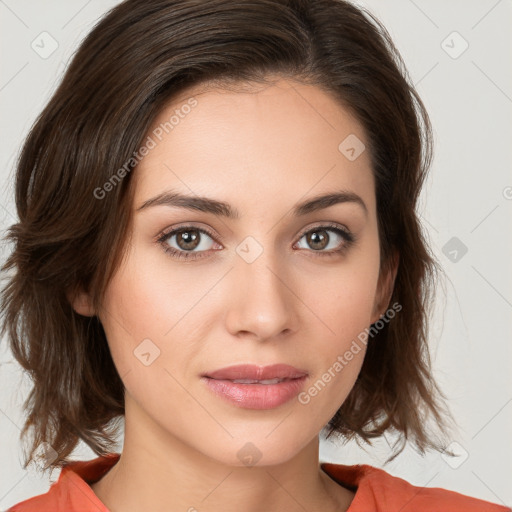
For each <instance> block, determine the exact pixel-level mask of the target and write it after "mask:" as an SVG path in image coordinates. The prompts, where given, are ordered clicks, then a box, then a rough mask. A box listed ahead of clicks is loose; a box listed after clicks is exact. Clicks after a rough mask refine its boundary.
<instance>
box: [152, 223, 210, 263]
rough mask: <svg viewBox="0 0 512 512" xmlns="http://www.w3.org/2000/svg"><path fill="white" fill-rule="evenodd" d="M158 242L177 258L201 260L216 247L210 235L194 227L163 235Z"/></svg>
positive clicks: (182, 228)
mask: <svg viewBox="0 0 512 512" xmlns="http://www.w3.org/2000/svg"><path fill="white" fill-rule="evenodd" d="M158 242H159V243H160V244H162V245H163V247H164V251H165V252H167V253H169V254H170V255H171V256H173V257H175V258H201V257H202V256H203V253H207V252H209V251H210V250H211V249H212V246H213V245H215V241H214V240H213V236H212V235H211V234H210V233H208V232H207V231H206V230H204V229H200V228H196V227H193V226H188V227H181V228H178V229H173V230H172V231H169V232H168V233H165V234H163V235H162V236H161V237H160V238H159V239H158Z"/></svg>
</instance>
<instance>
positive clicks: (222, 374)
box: [203, 364, 307, 380]
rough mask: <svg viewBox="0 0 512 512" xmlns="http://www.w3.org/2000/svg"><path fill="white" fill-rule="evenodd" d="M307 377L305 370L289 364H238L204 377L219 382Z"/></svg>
mask: <svg viewBox="0 0 512 512" xmlns="http://www.w3.org/2000/svg"><path fill="white" fill-rule="evenodd" d="M305 375H307V372H305V371H304V370H299V369H297V368H295V367H293V366H290V365H288V364H272V365H270V366H258V365H255V364H238V365H235V366H228V367H227V368H220V369H219V370H215V371H213V372H208V373H206V374H204V375H203V376H204V377H209V378H211V379H217V380H235V379H253V380H266V379H297V378H300V377H304V376H305Z"/></svg>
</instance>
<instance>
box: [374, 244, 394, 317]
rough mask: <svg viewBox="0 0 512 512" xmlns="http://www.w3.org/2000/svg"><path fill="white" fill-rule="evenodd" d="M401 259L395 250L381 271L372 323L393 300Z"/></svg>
mask: <svg viewBox="0 0 512 512" xmlns="http://www.w3.org/2000/svg"><path fill="white" fill-rule="evenodd" d="M399 260H400V258H399V254H398V251H397V250H394V251H393V253H392V254H391V255H390V257H389V258H388V261H387V264H386V265H385V266H384V267H383V268H382V269H381V271H380V274H379V281H378V283H377V291H376V293H375V302H374V305H373V313H372V320H371V323H372V324H373V323H375V322H376V321H377V320H378V319H379V318H380V317H381V316H382V315H383V314H384V313H385V312H386V310H387V309H388V307H389V302H390V301H391V296H392V295H393V289H394V287H395V279H396V273H397V271H398V263H399Z"/></svg>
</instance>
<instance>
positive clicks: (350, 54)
mask: <svg viewBox="0 0 512 512" xmlns="http://www.w3.org/2000/svg"><path fill="white" fill-rule="evenodd" d="M271 76H281V77H285V78H291V79H294V80H297V81H300V82H302V83H305V84H312V85H316V86H318V87H320V88H322V89H323V90H325V91H327V92H328V93H329V94H331V95H332V96H333V97H334V98H335V99H336V100H337V101H339V102H340V104H342V105H343V106H344V107H345V108H347V109H349V111H350V112H351V113H352V114H353V115H354V116H355V117H356V119H358V121H359V122H360V123H361V124H362V126H363V128H364V130H365V134H366V137H367V141H368V146H367V149H368V151H369V153H370V156H371V164H372V171H373V173H374V176H375V184H376V185H375V194H376V200H377V215H378V227H379V237H380V247H381V271H385V270H386V269H388V268H390V265H391V263H392V260H393V257H392V255H393V253H394V252H395V253H398V254H399V265H398V271H397V275H396V280H395V285H394V289H393V292H392V296H391V297H390V301H391V302H394V303H397V304H400V305H401V306H402V309H401V311H400V312H399V313H398V314H397V315H396V317H395V318H394V319H393V320H392V321H390V322H388V323H386V324H385V326H384V327H383V328H382V329H379V330H378V333H376V334H375V336H373V337H372V339H371V340H370V342H369V344H368V348H367V353H366V356H365V359H364V363H363V366H362V369H361V372H360V374H359V376H358V378H357V381H356V383H355V385H354V387H353V389H352V390H351V392H350V394H349V396H348V398H347V399H346V400H345V402H344V403H343V404H342V406H341V407H340V409H339V410H338V411H337V413H336V414H335V415H334V417H333V418H332V419H331V420H330V422H329V424H328V425H327V428H328V436H330V435H332V434H339V435H340V436H341V437H343V439H346V440H348V439H352V438H356V439H357V440H361V439H362V440H364V441H367V442H371V441H370V440H371V439H372V438H374V437H378V436H382V435H383V434H384V433H386V432H389V431H394V432H396V433H398V434H399V439H401V441H402V442H401V444H400V445H399V446H396V445H395V455H396V454H397V453H399V451H401V450H402V449H403V447H404V443H405V441H406V440H410V441H412V442H413V444H414V446H416V447H417V448H418V449H419V450H420V451H421V452H423V451H424V450H425V449H427V448H435V449H440V445H439V442H437V441H436V440H435V439H434V437H433V434H432V432H431V431H429V430H428V429H427V424H426V423H425V418H426V416H431V417H432V418H433V419H434V420H435V423H436V424H437V426H440V427H442V426H443V422H444V421H445V417H446V416H445V415H444V413H445V412H446V411H444V410H443V409H444V407H445V405H444V397H443V396H442V394H441V392H440V390H439V388H438V387H437V385H436V384H435V382H434V380H433V378H432V371H431V362H430V358H429V351H428V346H427V323H428V317H429V304H430V302H431V299H432V298H433V291H434V285H435V282H436V275H437V271H436V269H437V267H438V264H437V263H436V262H435V260H434V258H433V256H432V254H431V253H430V251H429V248H428V244H427V242H426V239H425V237H424V235H423V233H422V227H421V224H420V222H419V216H418V213H417V211H416V209H417V201H418V197H419V194H420V192H421V188H422V184H423V182H424V180H425V176H426V173H427V171H428V168H429V166H430V164H431V160H432V146H433V144H432V140H433V136H432V128H431V124H430V121H429V117H428V114H427V112H426V109H425V107H424V105H423V103H422V101H421V99H420V97H419V95H418V93H417V92H416V91H415V89H414V86H413V84H412V82H411V80H410V78H409V76H408V74H407V71H406V68H405V65H404V63H403V61H402V59H401V57H400V54H399V52H398V51H397V49H396V47H395V46H394V44H393V42H392V40H391V37H390V35H389V33H388V32H387V31H386V29H385V27H384V26H383V25H382V24H381V23H380V22H379V21H378V20H377V19H376V18H375V17H374V15H372V14H371V12H369V11H368V10H366V9H364V8H362V7H356V6H355V5H354V4H352V3H350V2H348V1H344V0H237V1H236V2H233V1H231V0H209V1H207V2H205V1H203V0H126V1H124V2H122V3H120V4H119V5H117V6H116V7H115V8H113V9H112V10H111V11H109V12H108V13H107V14H106V15H105V16H104V17H103V18H102V19H101V20H100V21H99V22H98V23H97V25H96V26H95V27H94V29H93V30H92V31H91V32H90V33H89V35H88V36H87V37H86V38H85V39H84V40H83V42H82V43H81V45H80V47H79V48H78V50H77V52H76V53H75V55H74V57H73V59H72V61H71V63H70V65H69V67H68V69H67V71H66V73H65V75H64V76H63V79H62V81H61V82H60V84H59V86H58V87H57V89H56V91H55V92H54V94H53V96H52V98H51V99H50V101H49V102H48V104H47V105H46V107H45V108H44V110H43V111H42V113H41V114H40V115H39V117H38V118H37V120H36V121H35V123H34V125H33V126H32V128H31V130H30V132H29V134H28V136H27V138H26V140H25V142H24V145H23V147H22V148H21V152H20V155H19V158H18V161H17V164H16V175H15V199H16V207H17V213H18V217H19V220H18V222H16V223H15V224H13V225H12V226H11V227H10V228H9V229H8V232H7V237H6V239H7V240H8V241H9V242H11V243H12V247H13V250H12V252H11V253H10V255H9V257H8V258H7V260H6V262H5V264H4V265H3V270H4V271H8V275H7V278H6V285H5V287H4V288H3V290H2V295H1V305H0V307H1V312H2V322H3V323H2V331H1V332H2V335H7V338H8V340H9V343H10V347H11V349H12V353H13V355H14V357H15V359H16V360H17V361H18V362H19V364H20V365H21V366H22V368H23V369H24V370H25V371H26V372H27V373H28V374H29V376H30V378H31V379H32V381H33V387H32V389H31V391H30V394H29V396H28V398H27V400H26V402H25V404H24V408H25V412H26V422H25V424H24V428H23V431H22V434H21V437H25V436H26V435H28V433H29V432H31V433H32V437H31V445H30V451H29V455H28V457H27V460H26V461H25V467H26V466H27V465H28V464H29V463H30V461H31V459H32V458H33V457H34V454H35V452H36V449H37V447H38V446H39V445H40V444H41V443H43V442H47V443H49V444H50V445H51V446H52V448H53V449H54V450H55V451H56V452H57V454H58V456H57V458H56V459H55V460H53V461H52V464H51V466H52V467H54V468H55V467H59V466H62V465H63V464H64V463H65V462H67V460H69V459H68V456H69V455H70V454H71V452H72V451H73V449H74V448H75V447H76V445H77V443H78V441H79V440H82V441H84V442H85V443H86V444H87V445H88V446H89V447H91V448H92V450H93V451H94V452H95V453H97V454H98V455H103V454H105V453H108V452H109V451H111V449H112V446H113V445H114V443H115V436H116V433H117V427H116V421H117V420H119V419H120V418H121V417H122V416H123V414H124V387H123V383H122V380H121V378H120V376H119V375H118V372H117V370H116V368H115V366H114V363H113V360H112V357H111V355H110V351H109V348H108V344H107V339H106V337H105V332H104V330H103V327H102V325H101V323H100V321H99V319H98V318H97V317H96V316H93V317H85V316H81V315H79V314H77V313H76V312H75V311H74V310H73V308H72V306H71V304H70V300H69V294H70V293H73V292H74V291H76V290H79V289H83V290H85V291H87V292H89V293H91V294H92V296H93V303H94V307H95V309H96V310H98V307H99V306H100V304H101V298H102V296H103V294H104V291H105V289H106V287H107V285H108V283H109V280H110V279H111V277H112V276H113V273H114V272H115V270H116V269H117V267H118V265H119V263H120V261H121V258H122V257H123V254H124V250H125V248H126V245H127V236H128V233H129V226H130V222H131V201H132V192H133V191H132V190H131V188H130V186H129V185H130V182H131V175H132V173H131V172H125V173H124V174H123V178H122V180H120V181H119V183H118V184H117V185H116V186H113V187H112V190H110V191H109V193H108V194H105V195H104V197H102V198H100V199H98V197H97V196H98V193H97V191H98V189H99V188H101V187H103V186H104V184H105V183H107V182H109V180H112V178H113V176H114V174H115V173H116V172H118V171H119V170H120V169H122V168H123V166H125V164H126V162H129V161H130V159H132V160H133V155H134V154H136V152H137V150H138V149H139V148H140V146H141V144H142V143H143V140H144V137H145V135H146V133H147V130H148V129H149V128H150V126H151V124H152V121H153V120H154V119H155V117H156V115H157V114H158V113H159V112H160V111H161V109H162V108H163V107H164V106H165V105H166V104H167V103H168V102H169V101H170V99H171V98H172V97H173V96H175V95H176V94H178V93H182V92H183V91H186V89H187V88H188V87H191V86H194V85H197V84H201V83H204V84H213V85H215V84H217V85H219V86H221V85H223V86H230V85H231V86H237V84H238V85H242V84H244V83H249V82H254V83H257V82H260V83H266V81H268V80H269V79H270V78H269V77H271ZM135 164H136V162H135ZM132 167H136V165H133V162H132ZM128 170H131V169H128ZM125 171H126V168H125Z"/></svg>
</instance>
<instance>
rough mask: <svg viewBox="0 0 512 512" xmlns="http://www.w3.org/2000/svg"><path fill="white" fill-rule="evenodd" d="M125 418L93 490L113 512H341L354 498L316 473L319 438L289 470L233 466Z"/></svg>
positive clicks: (151, 426) (279, 466)
mask: <svg viewBox="0 0 512 512" xmlns="http://www.w3.org/2000/svg"><path fill="white" fill-rule="evenodd" d="M127 405H128V404H127ZM126 412H127V414H126V416H125V436H124V446H123V451H122V455H121V458H120V459H119V461H118V462H117V464H116V465H115V466H114V467H113V468H112V469H111V470H110V471H109V472H108V473H107V474H106V475H105V476H104V477H103V478H102V479H101V480H99V481H98V482H96V483H95V484H92V486H91V487H92V489H93V491H94V492H95V493H96V495H97V496H98V498H99V499H100V500H101V501H102V502H103V503H104V504H105V505H106V506H107V508H108V509H109V510H111V511H112V512H118V511H123V512H132V511H133V512H135V511H140V510H151V511H154V512H160V511H161V512H164V511H165V512H178V511H179V512H183V511H187V512H196V511H203V510H208V511H210V512H217V511H218V512H221V511H222V512H235V511H239V510H244V511H246V512H260V511H261V510H265V511H267V512H277V511H282V510H287V511H288V512H304V510H320V509H321V510H323V511H325V512H330V511H332V512H334V511H336V512H340V511H345V510H347V508H348V506H349V504H350V502H351V500H352V498H353V493H352V492H351V491H349V490H348V489H345V488H344V487H342V486H341V485H340V484H338V483H336V482H334V480H332V479H331V478H330V477H329V476H328V475H327V474H326V473H324V472H323V471H322V470H321V469H320V465H319V462H318V447H319V440H318V436H316V437H315V438H314V439H313V440H312V441H311V442H310V443H309V444H308V445H307V446H305V447H304V448H303V449H302V450H300V451H299V452H298V453H297V454H296V455H295V456H294V457H292V458H291V459H290V460H288V461H286V462H282V463H279V464H275V465H267V466H259V465H257V464H256V465H243V464H242V465H236V466H235V465H227V464H224V463H222V462H219V461H217V460H215V459H212V458H210V457H208V456H207V455H205V454H204V453H201V452H199V451H197V450H195V449H194V448H193V447H191V446H190V445H188V444H186V443H184V442H182V441H181V440H180V439H179V438H177V437H175V436H172V435H170V434H169V432H167V431H163V430H161V429H159V428H158V427H155V425H154V424H151V423H150V422H148V423H145V422H144V421H141V420H140V418H138V419H137V421H136V422H132V421H130V418H131V416H130V414H128V413H129V410H128V408H127V411H126ZM248 461H249V459H248Z"/></svg>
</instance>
